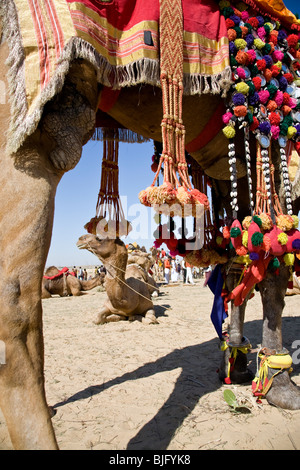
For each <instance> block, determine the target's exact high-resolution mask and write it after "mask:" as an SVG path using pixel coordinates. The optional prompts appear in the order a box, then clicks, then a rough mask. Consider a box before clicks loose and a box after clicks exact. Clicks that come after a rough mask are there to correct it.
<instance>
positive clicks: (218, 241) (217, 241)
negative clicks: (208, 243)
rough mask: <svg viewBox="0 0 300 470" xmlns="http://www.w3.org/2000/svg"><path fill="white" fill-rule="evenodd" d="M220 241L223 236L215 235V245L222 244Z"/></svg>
mask: <svg viewBox="0 0 300 470" xmlns="http://www.w3.org/2000/svg"><path fill="white" fill-rule="evenodd" d="M222 241H223V238H222V237H220V236H218V237H216V243H217V245H222Z"/></svg>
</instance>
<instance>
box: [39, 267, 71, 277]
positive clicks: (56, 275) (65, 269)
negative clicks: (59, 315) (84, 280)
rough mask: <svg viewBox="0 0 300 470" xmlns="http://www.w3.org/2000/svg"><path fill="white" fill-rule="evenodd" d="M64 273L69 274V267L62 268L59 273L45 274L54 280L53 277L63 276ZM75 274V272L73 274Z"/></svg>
mask: <svg viewBox="0 0 300 470" xmlns="http://www.w3.org/2000/svg"><path fill="white" fill-rule="evenodd" d="M64 273H66V274H69V268H66V267H65V268H62V269H61V270H60V271H59V272H58V273H57V274H55V275H54V276H44V278H45V279H50V280H53V279H57V278H58V277H60V276H62V275H63V274H64ZM73 275H74V274H73Z"/></svg>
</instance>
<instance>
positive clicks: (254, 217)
mask: <svg viewBox="0 0 300 470" xmlns="http://www.w3.org/2000/svg"><path fill="white" fill-rule="evenodd" d="M252 220H253V222H255V223H256V224H257V225H258V226H259V227H261V226H262V220H261V218H260V217H258V215H254V216H253V217H252Z"/></svg>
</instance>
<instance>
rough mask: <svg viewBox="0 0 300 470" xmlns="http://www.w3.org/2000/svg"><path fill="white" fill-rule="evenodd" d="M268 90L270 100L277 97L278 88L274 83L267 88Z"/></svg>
mask: <svg viewBox="0 0 300 470" xmlns="http://www.w3.org/2000/svg"><path fill="white" fill-rule="evenodd" d="M267 90H268V92H269V93H270V98H271V99H273V98H274V96H275V95H276V93H277V86H276V85H273V83H270V84H269V85H268V86H267Z"/></svg>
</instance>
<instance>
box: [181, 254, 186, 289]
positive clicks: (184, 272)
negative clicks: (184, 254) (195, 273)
mask: <svg viewBox="0 0 300 470" xmlns="http://www.w3.org/2000/svg"><path fill="white" fill-rule="evenodd" d="M181 269H182V282H183V284H185V281H186V265H185V260H184V258H183V260H182V261H181Z"/></svg>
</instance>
